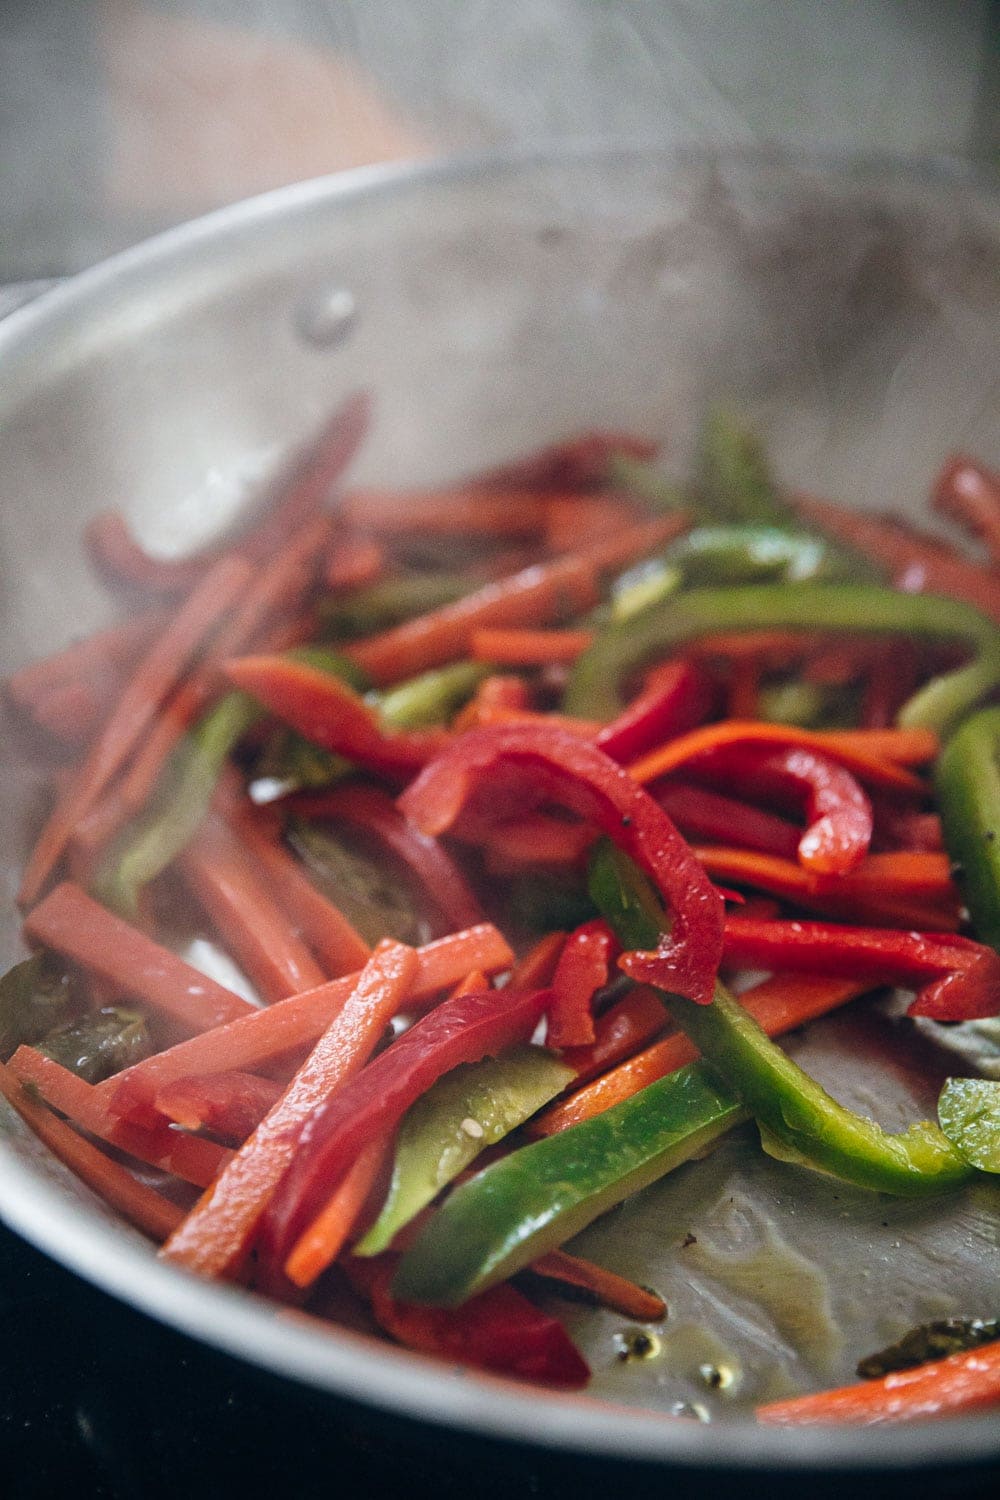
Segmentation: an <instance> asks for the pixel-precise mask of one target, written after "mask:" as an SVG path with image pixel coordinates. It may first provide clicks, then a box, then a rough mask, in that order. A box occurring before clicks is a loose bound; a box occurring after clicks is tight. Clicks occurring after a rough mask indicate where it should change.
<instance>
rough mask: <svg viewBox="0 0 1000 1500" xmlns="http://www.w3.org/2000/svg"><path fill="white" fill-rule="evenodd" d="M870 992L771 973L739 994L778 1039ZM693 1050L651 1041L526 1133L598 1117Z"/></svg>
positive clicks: (677, 1041)
mask: <svg viewBox="0 0 1000 1500" xmlns="http://www.w3.org/2000/svg"><path fill="white" fill-rule="evenodd" d="M871 988H872V985H871V983H870V982H863V981H859V980H852V979H843V978H839V977H837V978H827V977H826V976H825V975H822V976H821V975H809V974H773V975H771V977H770V978H768V979H764V980H761V982H760V983H759V984H756V985H754V987H753V988H752V989H750V990H746V991H745V992H744V993H743V994H742V995H741V996H740V1004H741V1005H743V1006H744V1007H745V1008H746V1010H748V1011H749V1012H750V1014H751V1015H752V1016H753V1017H754V1018H755V1019H756V1020H757V1021H758V1022H759V1023H760V1025H761V1026H763V1028H764V1030H765V1031H766V1032H767V1034H768V1036H780V1035H781V1034H782V1032H785V1031H791V1030H793V1029H794V1028H795V1027H797V1026H804V1025H805V1023H806V1022H807V1021H813V1020H815V1019H816V1017H817V1016H822V1015H825V1014H826V1013H827V1011H830V1010H835V1009H836V1008H837V1006H840V1005H846V1004H847V1002H848V1001H849V1000H854V999H856V997H857V996H858V995H863V994H864V993H865V991H866V990H869V989H871ZM697 1055H698V1053H697V1049H696V1048H695V1047H694V1045H693V1044H692V1043H691V1042H689V1041H688V1039H687V1037H686V1036H683V1035H681V1034H680V1033H676V1034H674V1035H672V1036H668V1037H665V1038H664V1039H663V1040H662V1041H660V1042H654V1044H653V1045H652V1046H651V1047H647V1048H646V1049H645V1050H644V1051H642V1052H637V1053H636V1054H635V1056H634V1057H630V1058H628V1059H627V1060H626V1061H625V1062H623V1063H620V1064H619V1065H618V1066H617V1067H616V1068H612V1069H611V1070H610V1072H607V1073H604V1074H602V1075H601V1076H600V1077H599V1078H595V1079H594V1080H593V1082H592V1083H588V1084H585V1085H584V1087H583V1088H581V1089H577V1090H576V1092H575V1093H572V1094H569V1095H568V1096H567V1097H566V1098H565V1099H560V1100H559V1101H558V1102H557V1103H556V1104H553V1105H551V1106H550V1108H548V1109H546V1110H544V1111H543V1113H542V1114H540V1115H538V1116H537V1117H536V1118H535V1119H534V1120H532V1121H531V1123H530V1125H529V1126H528V1127H527V1128H528V1134H529V1135H532V1136H543V1135H555V1134H556V1133H557V1132H558V1131H560V1130H566V1129H567V1128H568V1127H569V1126H570V1125H576V1124H577V1123H578V1122H579V1121H581V1120H589V1119H590V1118H591V1116H593V1115H599V1114H602V1113H603V1112H604V1110H606V1109H610V1108H611V1106H612V1105H613V1104H619V1103H620V1102H621V1101H622V1100H623V1099H630V1098H631V1097H632V1096H633V1094H637V1093H638V1092H639V1090H640V1089H644V1088H646V1086H647V1085H648V1084H650V1083H655V1082H656V1080H657V1079H658V1078H664V1077H666V1075H667V1074H668V1073H673V1072H675V1071H676V1070H677V1069H678V1068H680V1067H683V1066H684V1064H685V1063H688V1062H691V1061H692V1060H693V1059H694V1058H695V1057H697Z"/></svg>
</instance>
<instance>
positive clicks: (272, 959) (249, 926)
mask: <svg viewBox="0 0 1000 1500" xmlns="http://www.w3.org/2000/svg"><path fill="white" fill-rule="evenodd" d="M178 864H179V868H180V870H181V873H182V875H183V877H184V880H185V881H186V883H187V884H188V885H189V886H190V888H191V889H192V891H193V892H194V894H195V895H196V896H197V897H198V900H199V901H200V902H201V904H202V906H203V907H204V908H205V910H206V911H207V912H208V915H209V916H210V917H211V919H212V922H213V924H214V926H215V927H216V928H217V929H218V931H219V933H220V935H221V936H222V939H223V941H224V942H225V944H226V946H227V947H228V948H229V950H230V952H231V953H232V955H233V957H234V958H235V959H236V961H237V963H239V964H240V966H241V967H242V968H243V969H244V970H245V972H246V974H247V977H248V978H249V979H250V981H251V983H253V984H254V985H255V986H256V987H257V988H258V989H259V990H260V992H261V994H262V995H263V996H264V998H265V999H266V1000H269V1001H270V1000H284V999H286V998H287V996H289V995H297V994H300V993H301V992H302V991H303V990H311V989H315V988H316V986H317V985H320V984H322V983H323V981H324V980H325V979H326V977H327V976H326V975H325V974H324V973H323V971H322V969H321V968H320V967H319V965H318V964H317V962H316V960H315V959H314V958H313V956H312V954H311V953H310V952H309V949H308V948H307V947H306V946H305V944H304V943H303V942H302V941H301V940H300V939H299V938H297V937H296V936H295V934H294V933H293V932H290V931H289V928H288V922H287V921H286V919H285V915H284V913H283V912H282V911H281V910H280V908H279V907H278V905H277V903H276V902H275V901H274V900H273V898H272V896H271V894H270V891H269V890H268V889H267V887H266V886H265V885H263V884H262V882H261V881H260V880H259V879H258V878H257V874H256V872H255V871H254V869H253V868H252V867H251V866H250V865H249V863H248V861H247V858H246V854H245V852H244V851H243V850H242V849H241V848H240V845H239V842H238V841H237V840H236V839H235V838H234V836H233V835H232V833H231V832H230V831H229V829H228V828H227V827H226V826H225V824H224V823H223V822H222V820H221V819H220V818H218V817H209V818H208V819H206V821H205V822H204V823H203V824H202V826H201V828H200V829H199V831H198V833H197V835H196V836H195V838H194V839H192V841H191V842H190V843H189V844H188V845H187V847H186V848H185V849H184V851H183V852H182V853H181V855H180V857H179V860H178Z"/></svg>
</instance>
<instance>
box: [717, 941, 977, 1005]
mask: <svg viewBox="0 0 1000 1500" xmlns="http://www.w3.org/2000/svg"><path fill="white" fill-rule="evenodd" d="M725 959H726V962H727V963H731V964H745V965H750V966H751V967H755V968H761V969H775V970H778V969H780V970H784V971H789V970H790V971H796V972H805V973H815V974H843V975H844V976H845V977H846V978H849V979H866V980H871V981H873V982H875V983H879V984H898V985H902V986H903V987H904V988H907V989H916V990H917V992H918V993H917V998H916V999H915V1000H914V1002H913V1004H912V1005H911V1006H910V1008H909V1012H908V1014H909V1015H911V1016H928V1017H930V1018H931V1019H933V1020H935V1021H971V1020H980V1019H983V1018H984V1017H987V1016H995V1015H998V1014H1000V954H998V953H996V952H995V951H994V950H993V949H992V948H987V947H985V946H984V945H983V944H982V943H974V942H972V941H971V939H969V938H963V937H957V936H956V935H955V934H953V933H936V932H899V931H897V930H895V929H893V928H884V927H847V926H839V925H837V924H835V923H832V922H787V921H784V922H768V921H757V920H754V919H753V918H750V917H743V916H731V917H727V918H726V936H725Z"/></svg>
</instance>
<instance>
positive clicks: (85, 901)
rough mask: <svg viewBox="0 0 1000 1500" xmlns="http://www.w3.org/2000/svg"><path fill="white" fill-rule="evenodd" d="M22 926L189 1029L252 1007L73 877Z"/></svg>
mask: <svg viewBox="0 0 1000 1500" xmlns="http://www.w3.org/2000/svg"><path fill="white" fill-rule="evenodd" d="M24 931H25V936H26V937H27V938H28V941H29V942H31V943H37V944H40V945H41V946H42V947H45V948H53V949H54V950H55V951H56V952H57V953H61V954H62V955H63V957H64V958H68V959H69V960H70V962H71V963H74V964H79V965H80V967H81V968H84V969H86V970H87V971H88V972H89V973H92V974H96V975H98V976H99V977H100V978H101V979H104V980H106V981H107V982H108V983H109V984H110V985H111V986H112V987H113V988H114V989H115V990H116V991H117V992H118V993H119V994H124V995H131V996H132V997H133V999H136V1000H141V1001H143V1002H144V1003H145V1004H146V1005H148V1006H150V1007H151V1008H152V1009H153V1010H155V1011H156V1012H157V1013H158V1014H159V1015H162V1016H166V1017H168V1018H169V1019H170V1020H171V1021H175V1022H177V1023H179V1024H180V1025H181V1026H183V1027H185V1028H186V1029H187V1030H189V1031H208V1030H209V1029H210V1028H211V1027H213V1026H221V1025H223V1024H224V1023H225V1022H226V1021H234V1020H235V1019H236V1017H237V1016H242V1015H246V1014H248V1013H250V1012H251V1011H252V1010H253V1009H254V1007H253V1006H252V1005H250V1003H249V1002H248V1001H246V1000H244V999H242V997H241V996H239V995H236V994H234V993H233V991H232V990H228V989H226V987H225V986H224V985H221V984H217V983H216V982H215V980H214V979H209V978H208V977H207V975H205V974H202V973H201V972H200V971H199V970H198V969H193V968H192V967H191V965H190V964H186V963H185V962H184V960H183V959H182V958H178V957H177V955H176V954H174V953H171V952H170V951H169V949H167V948H163V947H161V946H160V944H159V943H155V942H154V941H153V939H152V938H149V937H147V936H146V934H145V933H143V932H140V931H139V930H138V929H137V928H135V927H133V926H131V924H130V923H128V922H126V921H125V920H124V919H123V918H122V917H118V916H116V915H115V914H114V913H113V912H110V911H108V910H107V908H106V907H104V906H101V905H100V903H99V902H97V901H94V900H93V898H92V897H90V896H88V895H87V893H86V891H81V890H80V888H79V886H76V885H72V884H71V883H70V882H69V881H64V882H63V883H62V885H57V886H56V887H55V888H54V889H53V890H51V891H50V892H49V894H48V895H47V896H46V897H45V899H44V900H43V901H41V902H39V904H38V905H37V906H36V907H35V908H34V909H33V910H32V911H31V912H30V913H29V915H28V917H27V920H26V921H25V924H24Z"/></svg>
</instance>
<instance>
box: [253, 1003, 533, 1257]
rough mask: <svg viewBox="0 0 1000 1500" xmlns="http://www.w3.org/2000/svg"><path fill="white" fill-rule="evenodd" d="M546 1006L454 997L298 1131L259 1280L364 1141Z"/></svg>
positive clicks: (265, 1229)
mask: <svg viewBox="0 0 1000 1500" xmlns="http://www.w3.org/2000/svg"><path fill="white" fill-rule="evenodd" d="M550 999H551V991H549V990H527V991H525V990H511V989H509V988H508V989H504V990H485V991H483V992H481V993H479V994H474V995H457V996H454V997H453V998H452V999H450V1000H446V1001H444V1003H443V1004H441V1005H439V1006H438V1007H437V1009H436V1010H434V1011H432V1012H431V1013H430V1014H429V1015H427V1016H424V1017H423V1019H422V1020H420V1021H417V1022H416V1024H415V1025H413V1026H411V1027H410V1029H409V1031H405V1032H404V1033H403V1035H402V1036H401V1037H399V1039H398V1040H397V1041H395V1042H393V1044H392V1046H391V1047H388V1048H387V1049H386V1051H385V1052H383V1053H381V1054H380V1055H379V1056H378V1057H376V1058H375V1060H374V1061H373V1062H370V1063H369V1064H368V1066H367V1067H366V1068H364V1069H362V1071H361V1072H360V1073H357V1074H356V1075H355V1076H354V1077H353V1078H352V1079H350V1080H349V1081H348V1082H347V1083H345V1084H344V1085H343V1087H341V1088H339V1089H338V1090H337V1092H336V1093H335V1094H334V1095H333V1096H332V1097H331V1098H330V1099H328V1100H327V1102H326V1103H325V1104H323V1105H321V1106H320V1108H319V1109H317V1110H316V1112H315V1113H314V1114H313V1115H312V1116H311V1117H310V1119H309V1121H308V1123H307V1124H306V1126H305V1128H304V1130H303V1132H302V1135H301V1137H300V1141H299V1145H298V1148H297V1150H296V1154H295V1157H294V1159H293V1160H292V1162H291V1164H290V1165H289V1167H288V1168H287V1170H286V1172H285V1174H284V1176H283V1177H282V1179H281V1181H280V1183H279V1185H278V1188H277V1191H276V1192H275V1193H274V1195H273V1197H272V1198H271V1201H270V1203H269V1205H268V1208H267V1211H266V1214H265V1217H264V1219H263V1222H262V1224H261V1231H260V1240H259V1244H258V1251H259V1256H260V1261H261V1264H262V1266H263V1267H264V1274H265V1275H266V1274H267V1269H268V1268H269V1267H270V1268H275V1267H281V1266H283V1265H284V1263H285V1260H286V1259H287V1257H288V1255H289V1254H290V1252H291V1250H292V1248H293V1247H294V1245H295V1243H296V1241H297V1239H298V1238H299V1235H300V1234H301V1233H302V1231H303V1230H304V1229H305V1228H306V1227H307V1226H308V1225H309V1224H311V1223H312V1221H313V1219H314V1218H315V1217H316V1215H317V1214H318V1213H319V1211H320V1209H321V1208H323V1206H324V1204H325V1203H326V1201H327V1199H328V1198H329V1196H330V1193H331V1192H332V1191H333V1189H334V1188H335V1187H336V1185H337V1183H338V1182H339V1180H340V1178H341V1177H342V1176H343V1174H344V1172H345V1171H346V1170H347V1168H348V1167H349V1166H350V1165H351V1162H352V1161H353V1159H354V1157H355V1155H356V1154H357V1152H358V1151H359V1150H360V1148H361V1147H362V1146H364V1145H365V1143H366V1142H367V1141H369V1140H371V1139H372V1138H373V1136H374V1135H375V1134H376V1133H380V1134H381V1133H384V1132H386V1131H388V1130H391V1129H392V1128H393V1126H394V1125H396V1124H397V1123H398V1121H399V1120H401V1119H402V1117H403V1115H404V1114H405V1113H406V1111H407V1110H408V1109H409V1107H410V1105H411V1104H413V1103H414V1102H415V1100H417V1099H419V1098H420V1096H421V1094H424V1093H426V1091H427V1090H428V1089H429V1088H430V1087H431V1085H432V1084H433V1083H436V1081H437V1080H438V1079H439V1078H440V1077H441V1076H442V1074H444V1073H447V1072H450V1070H451V1069H452V1068H457V1067H458V1065H459V1064H460V1063H466V1062H478V1061H479V1060H480V1058H483V1057H495V1056H496V1055H497V1054H498V1053H499V1052H502V1051H503V1050H504V1048H505V1047H509V1046H512V1045H513V1043H514V1042H519V1041H525V1040H526V1039H527V1038H528V1037H530V1036H531V1033H532V1032H533V1031H534V1029H535V1026H536V1025H537V1023H538V1021H539V1019H540V1018H541V1016H542V1013H543V1012H544V1011H545V1009H546V1007H547V1006H548V1004H549V1001H550Z"/></svg>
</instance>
